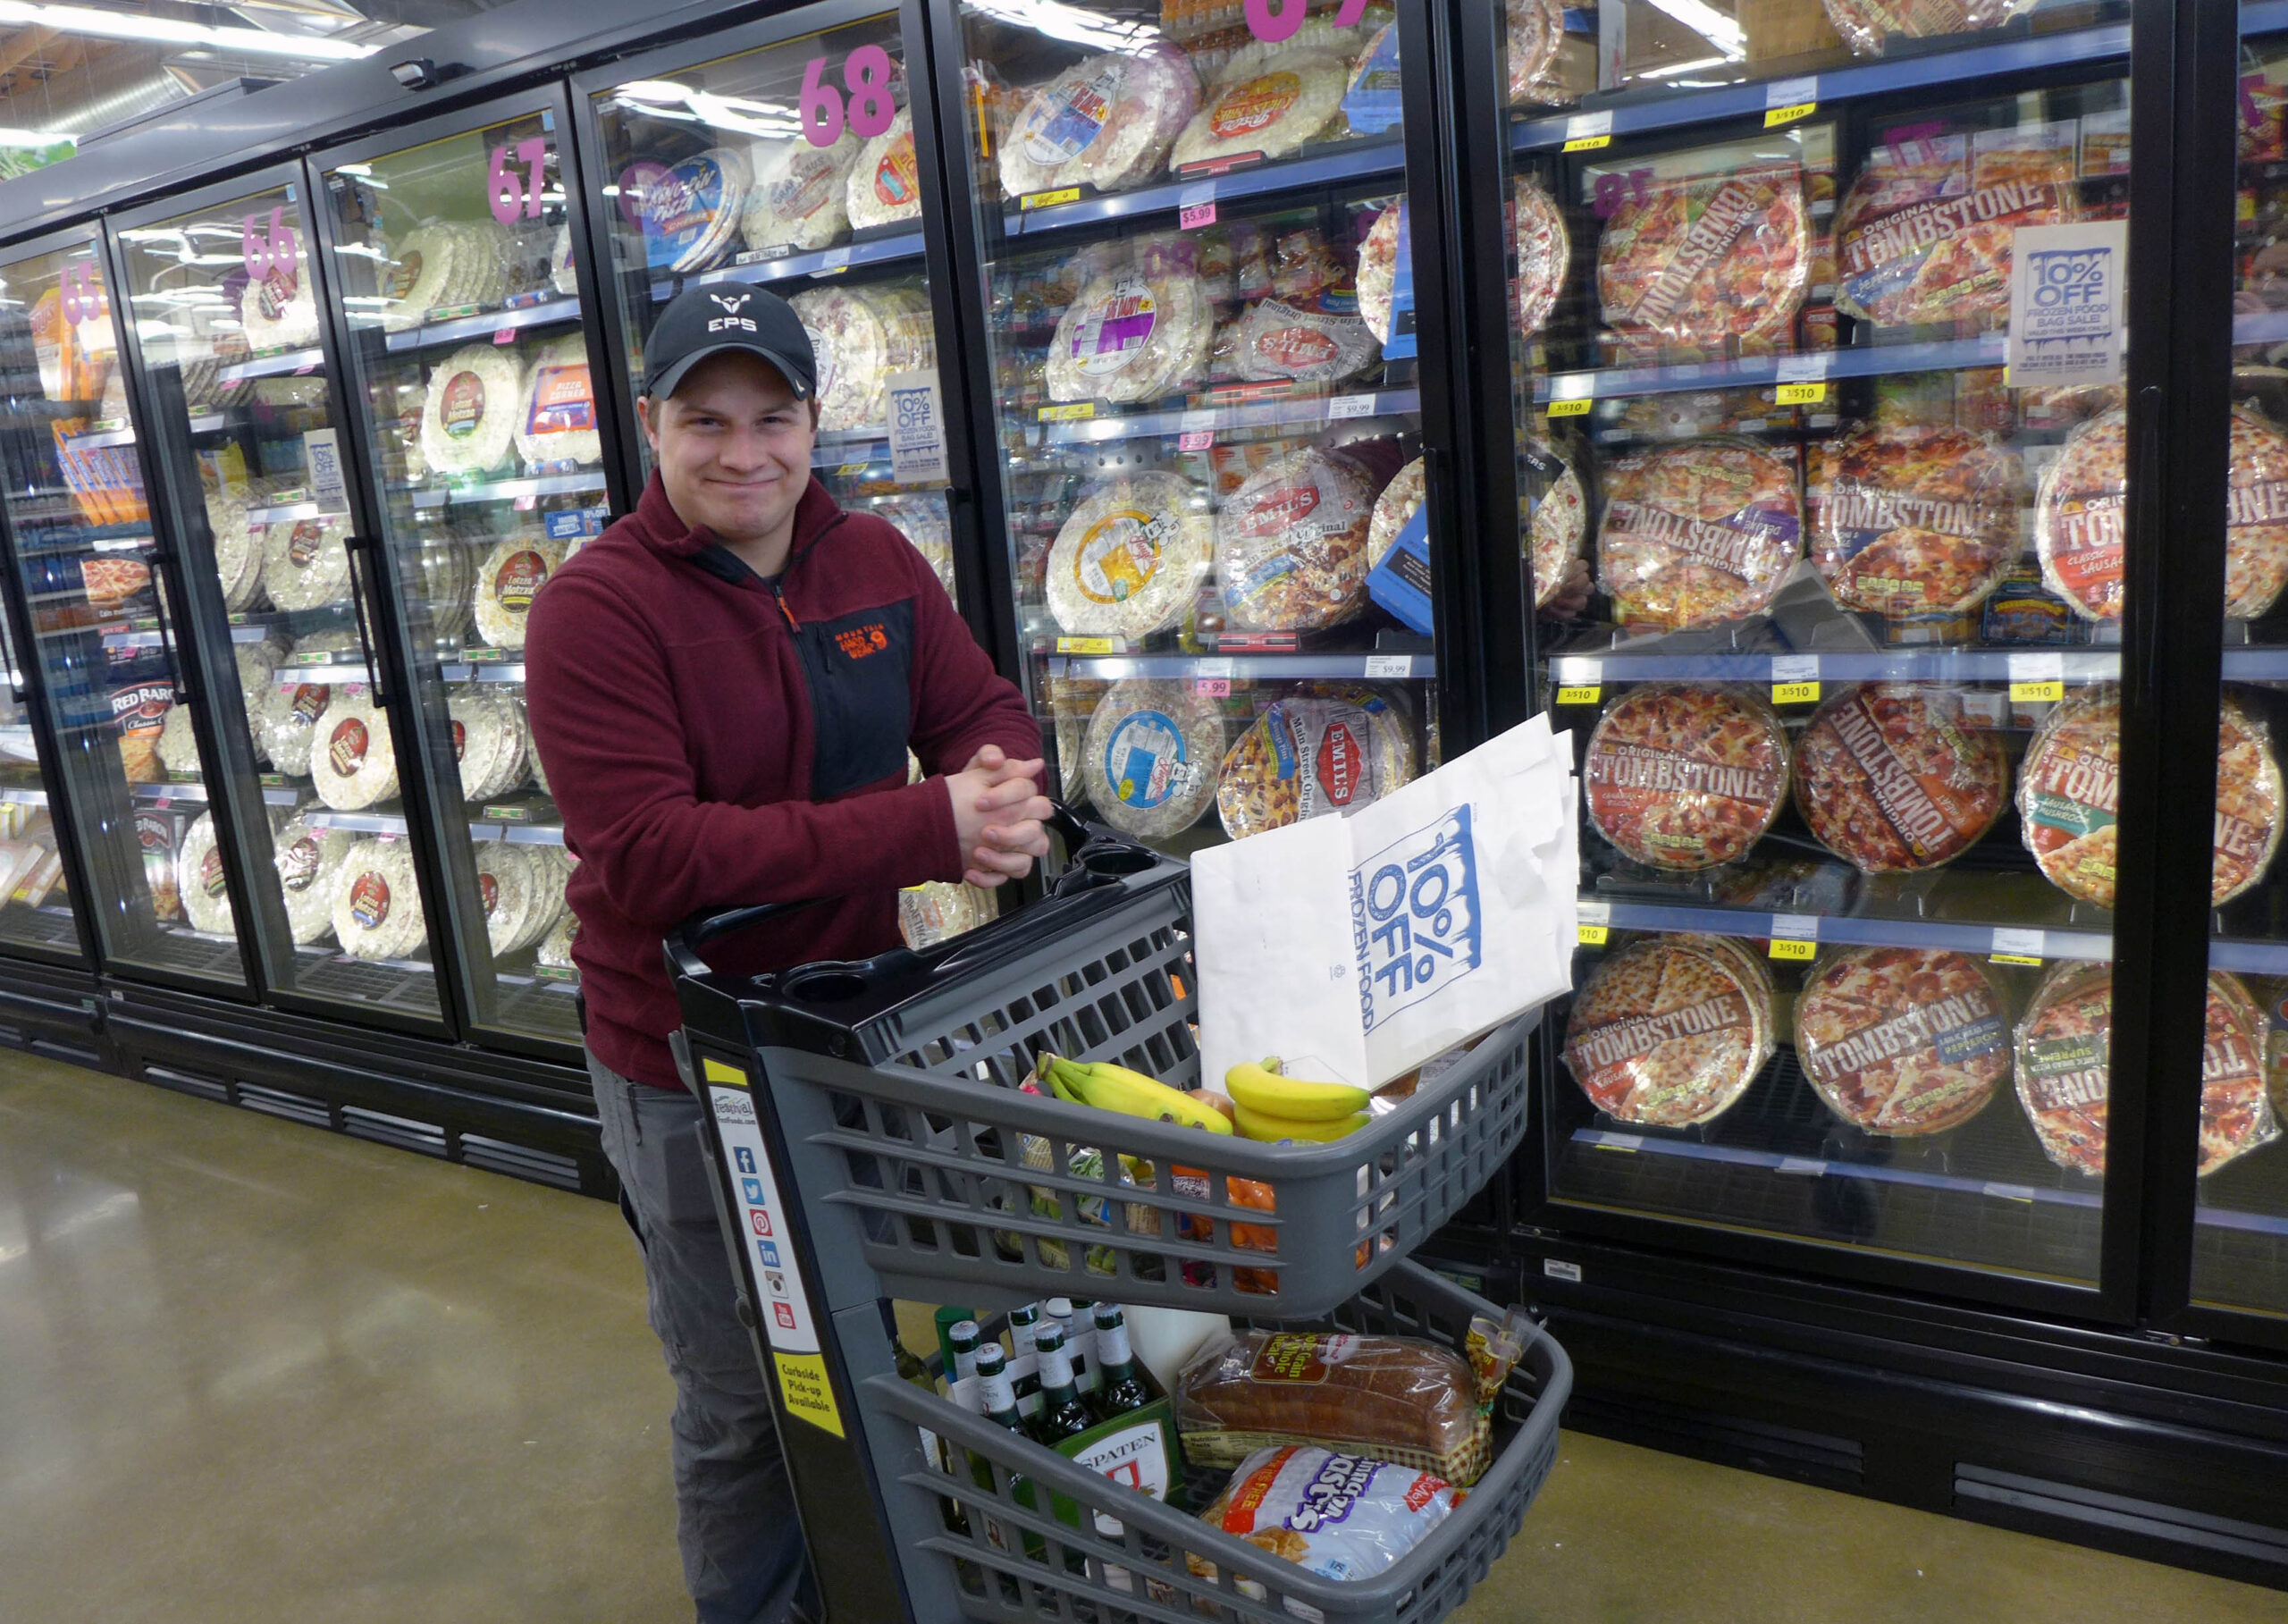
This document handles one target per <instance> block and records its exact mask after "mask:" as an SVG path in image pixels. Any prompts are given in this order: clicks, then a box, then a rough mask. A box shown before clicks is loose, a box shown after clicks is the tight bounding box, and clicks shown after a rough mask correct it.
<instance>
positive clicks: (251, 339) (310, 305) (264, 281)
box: [239, 250, 318, 354]
mask: <svg viewBox="0 0 2288 1624" xmlns="http://www.w3.org/2000/svg"><path fill="white" fill-rule="evenodd" d="M301 258H302V256H301V254H300V252H299V250H297V251H296V252H295V253H294V254H293V256H292V257H290V259H289V260H288V262H287V263H286V264H285V265H275V266H273V268H271V269H270V270H269V271H267V272H265V273H264V274H262V275H260V276H255V275H251V274H250V275H248V278H247V280H246V282H244V284H242V285H241V287H240V290H239V324H240V328H241V329H242V330H243V331H244V332H245V333H246V340H247V346H248V348H249V349H253V350H254V351H255V352H256V353H257V354H259V353H261V352H262V351H264V350H270V349H294V348H295V347H296V346H298V345H303V344H315V343H316V342H317V341H318V306H317V296H316V294H315V292H314V291H313V290H312V289H311V286H310V278H309V274H308V271H307V266H306V265H301V264H299V263H297V262H298V261H299V260H300V259H301Z"/></svg>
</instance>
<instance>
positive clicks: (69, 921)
mask: <svg viewBox="0 0 2288 1624" xmlns="http://www.w3.org/2000/svg"><path fill="white" fill-rule="evenodd" d="M4 299H5V294H4V291H0V332H4V331H5V324H6V323H7V320H8V316H9V315H10V307H9V306H7V305H6V304H5V302H4ZM0 342H4V341H0ZM14 404H15V403H13V402H9V401H7V400H5V398H4V396H0V413H5V414H6V416H7V420H8V421H7V422H6V423H0V433H5V432H7V428H8V427H9V426H11V425H13V417H14ZM0 663H4V664H5V666H6V668H7V681H6V683H5V685H4V686H0V857H5V858H6V859H7V860H8V861H9V862H11V863H12V864H13V866H14V867H15V868H16V869H17V870H19V873H18V875H17V877H16V880H15V888H14V889H13V890H11V891H10V892H9V893H8V894H7V896H5V897H4V898H0V955H4V954H9V953H15V954H20V955H22V956H24V957H28V958H38V959H51V960H62V961H63V962H66V963H86V962H87V950H86V948H85V947H83V946H82V936H81V929H80V922H79V921H78V920H77V919H76V918H75V917H74V915H73V913H72V911H71V886H70V884H69V883H68V879H67V877H66V875H65V872H64V871H65V867H66V861H67V860H66V858H65V855H64V850H65V846H64V840H63V835H62V833H61V832H60V831H59V830H58V829H57V828H56V825H55V810H54V808H55V806H56V805H58V804H60V803H59V802H58V801H57V800H56V799H55V797H54V794H53V789H52V781H51V780H50V779H49V778H48V777H47V775H46V770H45V768H44V766H43V764H42V763H41V761H40V754H39V740H38V732H37V730H36V729H35V728H34V727H33V724H32V710H31V706H30V705H29V703H27V699H26V694H25V684H26V681H27V677H26V673H25V669H24V667H23V665H22V664H21V661H19V659H18V657H17V654H16V635H15V632H14V631H13V628H12V627H10V625H9V622H8V618H7V617H6V616H5V615H0ZM10 843H13V844H14V845H16V846H29V847H31V848H33V850H34V851H35V852H36V853H37V855H36V856H34V855H30V854H26V853H23V852H21V851H19V852H14V853H11V852H9V850H8V845H9V844H10Z"/></svg>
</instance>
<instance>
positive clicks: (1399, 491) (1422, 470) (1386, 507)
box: [1367, 457, 1427, 570]
mask: <svg viewBox="0 0 2288 1624" xmlns="http://www.w3.org/2000/svg"><path fill="white" fill-rule="evenodd" d="M1426 466H1427V465H1426V463H1425V462H1424V461H1423V459H1421V458H1419V457H1417V458H1416V459H1414V460H1413V461H1412V462H1409V463H1408V464H1407V465H1406V466H1405V467H1402V468H1401V469H1400V470H1399V471H1398V472H1397V473H1396V474H1395V475H1392V478H1391V482H1390V484H1386V485H1384V487H1383V493H1382V494H1381V495H1380V496H1377V497H1376V498H1375V514H1374V517H1372V518H1370V519H1368V520H1367V568H1368V569H1370V570H1371V569H1373V568H1375V565H1377V564H1379V563H1381V562H1382V561H1383V557H1384V554H1385V553H1387V552H1389V551H1390V550H1391V549H1392V547H1393V546H1395V545H1397V543H1398V538H1399V533H1400V532H1401V531H1402V530H1404V529H1405V528H1406V527H1407V526H1408V525H1409V524H1410V523H1412V522H1413V519H1414V516H1415V515H1416V514H1417V513H1419V512H1421V511H1422V501H1423V497H1424V495H1425V493H1426V492H1425V489H1424V480H1425V475H1426Z"/></svg>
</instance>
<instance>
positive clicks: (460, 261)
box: [321, 96, 610, 1046]
mask: <svg viewBox="0 0 2288 1624" xmlns="http://www.w3.org/2000/svg"><path fill="white" fill-rule="evenodd" d="M526 99H527V101H528V103H533V104H536V105H532V106H531V108H530V110H529V111H522V112H512V113H507V114H500V113H496V114H495V115H494V116H493V118H492V120H491V121H490V122H482V123H475V124H467V125H462V126H460V127H458V128H456V127H454V126H453V124H452V123H450V122H442V130H441V132H440V133H438V134H436V135H435V136H434V137H433V139H421V140H416V141H415V143H414V144H412V145H408V146H403V147H393V148H389V149H385V150H379V151H374V152H372V153H371V154H370V155H369V156H359V157H355V158H342V157H339V156H335V157H329V158H327V159H325V160H324V161H323V162H324V167H323V168H322V170H321V177H322V186H323V190H324V209H325V211H326V216H327V218H326V222H325V228H324V229H325V232H326V248H327V249H328V254H327V265H328V268H329V272H330V275H329V278H328V280H329V282H330V283H331V285H332V287H333V288H334V289H335V290H336V297H337V299H339V301H340V303H341V307H342V310H343V313H344V316H345V319H346V321H347V324H348V328H349V338H350V341H351V346H350V353H349V368H350V377H351V379H352V380H353V381H354V384H355V387H354V389H353V391H352V397H353V399H354V400H355V401H356V402H357V410H358V412H359V415H360V418H361V420H360V422H359V424H358V425H357V440H358V442H359V450H360V452H361V453H362V455H363V458H364V466H365V467H366V469H367V470H368V471H369V473H370V475H371V478H372V482H373V484H374V492H375V494H374V506H375V507H376V508H377V509H378V510H379V516H380V520H381V525H380V530H381V552H382V557H383V566H382V568H383V572H384V573H386V574H387V575H389V576H392V577H393V578H394V582H395V586H396V597H395V600H394V608H395V610H396V614H397V618H398V625H397V635H399V636H400V637H401V638H402V640H403V642H402V644H400V646H401V647H402V648H404V649H405V651H406V652H407V655H408V669H409V670H410V672H411V674H412V685H411V688H412V691H411V693H410V694H408V696H407V703H406V705H405V707H404V709H405V711H406V712H407V714H406V715H405V716H404V717H403V718H400V719H398V725H403V726H410V727H411V728H413V729H414V734H415V737H416V740H417V747H416V749H415V750H414V751H413V753H412V759H411V760H410V761H409V762H408V768H410V769H413V770H418V772H419V773H420V775H421V779H422V782H421V785H420V786H419V794H418V796H417V798H416V797H415V796H408V797H407V798H406V799H405V800H403V801H399V800H396V799H395V798H394V787H381V786H373V785H368V786H366V787H365V788H364V789H363V790H361V791H360V792H358V794H357V797H356V799H355V801H354V802H353V803H351V804H349V806H346V807H345V810H342V811H340V812H332V813H330V814H328V816H329V821H330V827H332V828H334V829H343V830H348V831H351V832H354V833H355V834H357V836H358V837H360V839H361V841H363V842H364V843H365V847H366V849H367V850H368V851H369V852H370V853H371V855H370V857H369V858H368V859H367V862H368V865H369V868H370V870H371V871H372V874H373V876H374V878H375V879H376V880H377V887H376V888H375V889H374V893H373V905H372V906H371V907H370V908H369V909H368V910H367V911H368V913H371V914H372V915H373V917H372V919H371V921H370V923H369V922H368V921H366V919H364V918H363V917H360V919H359V920H358V921H357V922H358V923H359V925H360V926H361V927H362V928H363V929H365V930H366V931H367V932H368V933H369V935H370V938H371V946H370V947H367V948H366V949H364V950H365V951H368V952H370V953H372V954H373V955H375V956H378V957H382V958H389V957H391V956H394V955H396V953H397V951H398V947H397V945H396V944H397V943H398V941H399V939H400V936H401V937H402V939H403V940H404V941H406V942H408V943H409V942H410V941H411V940H413V939H414V938H416V937H417V936H418V934H419V923H418V919H417V916H416V918H415V919H414V920H412V921H408V922H407V923H406V924H405V925H404V927H403V929H402V930H400V919H399V914H398V913H397V909H398V907H399V906H400V899H402V900H403V901H407V902H410V901H413V900H415V899H416V896H418V895H420V894H419V893H417V892H416V889H415V888H414V863H413V859H412V854H411V850H410V848H409V847H408V846H406V845H405V844H404V843H403V842H401V841H397V842H394V843H393V842H392V837H397V836H401V835H403V834H404V833H405V832H406V831H407V828H408V819H411V818H414V817H417V816H423V815H426V816H427V817H428V818H429V819H431V820H432V834H433V843H432V846H433V850H434V851H435V852H436V853H437V854H438V864H437V867H438V870H439V872H438V875H437V879H439V880H440V881H441V882H442V888H443V889H442V893H438V894H433V895H432V896H430V901H431V903H432V904H433V905H434V906H436V907H437V908H439V909H440V910H441V913H442V921H441V924H442V932H441V933H442V934H443V935H447V936H450V938H451V939H452V941H453V943H454V946H455V955H454V956H455V959H456V961H457V963H458V965H459V969H460V973H461V976H462V978H463V981H464V986H463V989H462V990H463V994H464V997H465V1000H466V1006H467V1010H468V1012H469V1020H470V1022H471V1024H472V1025H474V1026H476V1027H480V1028H484V1029H485V1030H487V1031H492V1032H495V1033H504V1034H509V1035H510V1036H512V1037H514V1038H517V1039H523V1040H526V1042H528V1043H531V1042H538V1043H541V1044H544V1045H550V1046H553V1045H558V1044H571V1043H576V1042H578V1041H579V1016H578V1012H577V1006H576V998H575V994H576V992H577V991H578V985H577V981H576V977H575V972H574V971H573V969H572V961H571V938H572V921H571V916H570V914H569V913H568V912H567V911H566V908H565V905H564V885H565V880H566V879H567V877H568V875H569V874H570V872H571V859H570V858H569V857H568V854H566V852H565V849H564V835H563V830H562V829H561V827H560V826H559V822H558V820H557V818H556V811H555V806H554V804H553V803H552V802H551V800H550V799H549V796H548V786H547V784H546V783H545V782H544V781H543V779H542V778H541V777H540V776H539V775H540V761H539V758H538V756H537V755H536V754H535V753H534V751H533V748H532V736H531V732H530V730H529V728H527V727H526V721H525V703H524V677H525V668H524V665H523V662H522V658H521V656H522V652H523V649H524V643H525V615H526V610H528V609H530V607H531V605H532V601H533V598H534V594H535V593H538V592H539V591H540V589H541V587H542V586H543V585H544V584H545V583H546V582H547V580H548V577H549V575H550V573H551V571H553V570H554V569H556V568H558V567H559V565H560V564H561V563H562V562H563V560H565V559H566V558H567V557H568V556H569V555H570V554H571V553H572V552H574V551H577V550H578V549H579V548H580V547H581V546H582V545H583V544H585V542H586V541H587V539H588V538H589V537H591V536H593V535H596V534H600V533H601V530H602V529H603V526H605V525H606V524H607V523H609V522H610V509H609V505H608V498H607V482H606V478H605V475H604V456H603V445H604V432H605V428H606V426H607V417H606V416H605V414H603V413H602V412H601V411H600V407H599V401H598V400H597V395H596V390H595V388H594V385H593V382H592V378H593V374H592V372H591V361H592V357H591V353H590V349H589V343H588V336H587V335H588V320H587V316H586V313H585V311H584V309H583V307H582V305H581V300H580V294H579V280H578V272H577V256H578V255H579V254H581V253H582V252H585V245H584V241H583V239H582V237H581V236H580V227H579V222H578V219H577V216H576V214H575V213H574V211H573V210H572V209H571V208H570V207H568V204H567V200H566V184H567V178H568V175H569V173H570V158H569V156H568V153H567V151H566V147H565V131H564V114H563V112H562V110H561V108H562V104H561V102H560V100H559V98H558V97H554V96H550V97H546V98H545V99H543V98H539V97H531V98H526ZM397 139H400V140H407V139H411V138H409V137H407V136H400V137H398V138H397ZM605 404H608V402H607V403H605ZM367 747H368V748H369V749H370V748H371V746H370V745H368V746H367ZM343 748H345V749H347V748H350V746H349V745H344V746H343ZM367 759H369V760H378V753H376V754H375V755H373V756H369V757H368V758H367ZM376 770H380V769H378V768H377V769H376ZM399 854H402V855H399Z"/></svg>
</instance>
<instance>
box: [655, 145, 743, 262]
mask: <svg viewBox="0 0 2288 1624" xmlns="http://www.w3.org/2000/svg"><path fill="white" fill-rule="evenodd" d="M753 181H754V174H753V171H752V170H750V169H749V168H748V167H747V155H746V154H745V153H744V152H740V151H737V150H736V149H735V148H733V147H709V148H708V149H707V150H706V151H705V152H702V153H698V154H696V155H694V156H691V157H688V158H686V159H684V160H683V161H682V162H681V163H679V164H675V165H673V166H672V167H671V168H669V170H668V172H666V173H665V174H662V175H660V176H658V177H657V178H655V179H654V180H653V181H652V182H651V183H650V184H649V185H647V186H646V187H645V188H644V215H643V220H644V252H645V254H646V255H647V257H649V260H650V263H651V265H652V268H653V269H654V270H660V271H668V272H670V273H675V274H677V275H684V274H686V273H690V272H693V271H703V270H705V269H707V267H708V266H710V265H713V264H714V263H715V262H716V261H718V260H719V259H721V258H722V257H723V256H724V255H725V254H727V253H728V252H729V251H730V247H731V243H732V240H734V239H735V238H736V237H737V235H738V233H739V221H740V219H741V217H742V216H743V215H744V214H745V212H746V204H747V192H748V190H749V189H750V188H751V187H752V186H753Z"/></svg>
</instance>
